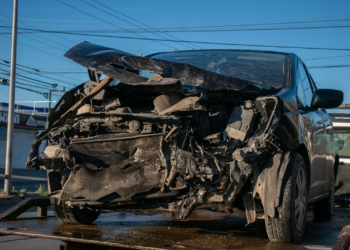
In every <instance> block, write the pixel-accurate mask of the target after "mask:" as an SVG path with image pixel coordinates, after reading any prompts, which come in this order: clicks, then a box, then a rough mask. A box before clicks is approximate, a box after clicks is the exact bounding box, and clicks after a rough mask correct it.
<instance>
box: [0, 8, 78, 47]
mask: <svg viewBox="0 0 350 250" xmlns="http://www.w3.org/2000/svg"><path fill="white" fill-rule="evenodd" d="M0 16H3V17H5V18H6V19H8V20H11V18H9V17H7V16H4V15H1V14H0ZM19 23H20V24H23V25H26V26H28V27H32V28H36V27H35V26H32V25H29V24H27V23H23V22H20V21H19ZM51 35H52V36H55V37H58V38H60V39H63V40H66V41H69V42H71V43H74V44H75V43H76V42H74V41H72V40H69V39H67V38H65V37H61V36H58V35H56V34H51ZM41 39H44V40H46V41H49V42H53V41H51V40H49V39H47V38H44V37H41ZM59 45H61V44H59ZM61 47H64V48H65V49H67V48H66V47H65V46H63V45H61Z"/></svg>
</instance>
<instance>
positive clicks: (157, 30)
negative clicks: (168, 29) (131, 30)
mask: <svg viewBox="0 0 350 250" xmlns="http://www.w3.org/2000/svg"><path fill="white" fill-rule="evenodd" d="M80 1H82V2H84V3H86V2H85V1H83V0H80ZM93 1H94V2H96V3H98V4H100V5H102V6H104V7H106V8H107V7H108V6H106V5H105V4H103V3H101V2H99V1H97V0H93ZM86 4H89V3H86ZM89 5H90V6H92V5H91V4H89ZM96 8H98V7H96ZM99 10H101V9H99ZM101 11H102V10H101ZM113 11H114V12H116V13H118V14H119V15H121V16H124V17H126V18H129V19H130V20H133V21H134V22H137V23H139V24H141V25H143V26H145V27H147V28H150V29H151V30H153V32H152V31H151V33H153V34H155V35H157V36H159V37H162V38H165V36H163V35H160V34H157V33H162V34H164V35H166V36H167V37H171V38H174V39H176V40H178V41H179V40H180V39H179V38H177V37H175V36H172V35H169V34H167V33H165V32H162V31H160V30H159V29H156V28H153V27H151V26H149V25H147V24H145V23H143V22H140V21H137V20H136V19H134V18H132V17H130V16H128V15H125V14H123V13H121V12H120V11H117V10H113ZM106 13H108V12H106ZM110 15H112V14H110ZM112 16H114V17H115V18H117V19H119V20H122V21H125V22H127V23H129V24H131V25H133V26H135V27H139V28H141V29H143V30H145V29H144V28H142V27H140V26H138V25H135V24H133V23H131V22H129V21H127V20H125V19H122V18H120V17H117V16H115V15H112ZM179 44H183V43H181V42H179ZM185 44H186V43H185ZM188 44H189V45H192V46H196V47H197V48H201V47H199V46H197V45H195V44H191V43H188ZM185 46H188V45H185ZM191 48H193V47H191Z"/></svg>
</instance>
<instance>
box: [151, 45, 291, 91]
mask: <svg viewBox="0 0 350 250" xmlns="http://www.w3.org/2000/svg"><path fill="white" fill-rule="evenodd" d="M151 57H152V58H157V59H162V60H167V61H171V62H178V63H186V64H191V65H193V66H196V67H199V68H202V69H206V70H209V71H213V72H216V73H220V74H223V75H227V76H231V77H235V78H240V79H244V80H248V81H252V82H254V83H255V84H254V85H256V86H257V87H259V88H264V89H270V88H275V89H282V88H285V87H287V76H288V75H289V74H288V73H289V72H288V70H289V67H288V65H289V64H288V55H286V54H279V53H271V52H270V53H268V52H256V51H232V50H231V51H229V50H222V51H221V50H198V51H176V52H169V53H159V54H154V55H151Z"/></svg>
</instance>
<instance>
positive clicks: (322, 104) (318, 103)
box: [311, 89, 344, 109]
mask: <svg viewBox="0 0 350 250" xmlns="http://www.w3.org/2000/svg"><path fill="white" fill-rule="evenodd" d="M343 99H344V94H343V92H342V91H340V90H335V89H316V91H315V92H314V94H313V95H312V100H311V108H324V109H330V108H336V107H339V105H340V104H342V102H343Z"/></svg>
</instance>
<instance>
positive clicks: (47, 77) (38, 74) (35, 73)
mask: <svg viewBox="0 0 350 250" xmlns="http://www.w3.org/2000/svg"><path fill="white" fill-rule="evenodd" d="M0 60H1V61H3V62H5V63H7V64H10V62H9V61H7V60H4V59H0ZM16 66H19V67H23V68H26V69H30V70H34V71H36V72H31V71H25V70H23V69H22V70H23V71H25V72H27V73H31V74H34V75H37V76H39V77H42V78H46V79H50V80H54V81H59V82H60V83H65V84H68V85H71V86H76V85H77V84H73V83H70V82H66V81H63V80H60V79H57V78H52V77H49V76H45V75H40V73H39V72H41V71H40V70H39V69H37V68H32V67H28V66H25V65H23V64H18V63H17V64H16ZM7 67H9V65H7ZM17 74H18V72H17ZM59 77H63V78H67V79H71V80H77V81H80V80H78V79H75V78H71V77H67V76H59Z"/></svg>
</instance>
